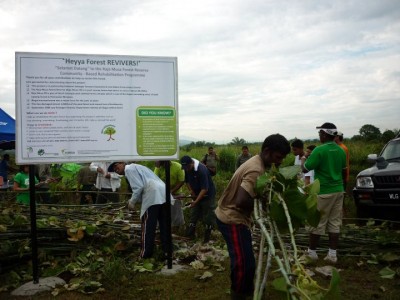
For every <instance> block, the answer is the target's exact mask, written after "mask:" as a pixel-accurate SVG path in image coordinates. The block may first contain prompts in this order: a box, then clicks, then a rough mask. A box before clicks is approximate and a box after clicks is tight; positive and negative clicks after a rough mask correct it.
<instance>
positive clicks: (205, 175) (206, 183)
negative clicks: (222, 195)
mask: <svg viewBox="0 0 400 300" xmlns="http://www.w3.org/2000/svg"><path fill="white" fill-rule="evenodd" d="M181 165H182V169H184V170H185V182H186V185H187V187H188V189H189V191H190V193H191V196H192V198H193V202H192V203H191V204H190V207H191V209H192V212H191V216H190V224H189V227H188V229H187V232H186V236H187V237H189V238H192V239H193V238H195V233H196V224H197V222H198V221H199V220H200V219H201V218H202V219H203V223H204V226H205V231H204V240H203V242H204V243H208V242H209V240H210V236H211V231H212V229H213V227H214V224H215V214H214V208H215V203H214V201H215V186H214V183H213V181H212V179H211V174H210V172H209V171H208V169H207V167H206V166H205V165H203V164H202V163H200V162H199V161H198V160H197V159H195V158H191V157H190V156H187V155H185V156H183V157H182V158H181Z"/></svg>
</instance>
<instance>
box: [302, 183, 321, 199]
mask: <svg viewBox="0 0 400 300" xmlns="http://www.w3.org/2000/svg"><path fill="white" fill-rule="evenodd" d="M304 190H305V191H306V193H307V194H309V195H318V194H319V191H320V183H319V180H318V179H315V180H314V182H313V183H311V184H310V185H308V186H306V187H305V188H304Z"/></svg>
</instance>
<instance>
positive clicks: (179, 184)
mask: <svg viewBox="0 0 400 300" xmlns="http://www.w3.org/2000/svg"><path fill="white" fill-rule="evenodd" d="M183 184H184V182H183V181H179V182H177V183H176V184H175V186H174V187H173V188H172V189H171V194H172V195H174V194H175V193H176V191H178V190H179V189H180V188H181V187H182V186H183Z"/></svg>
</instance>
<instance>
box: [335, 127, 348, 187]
mask: <svg viewBox="0 0 400 300" xmlns="http://www.w3.org/2000/svg"><path fill="white" fill-rule="evenodd" d="M335 142H336V144H338V145H339V146H340V147H342V149H343V150H344V152H345V153H346V177H345V180H344V191H345V192H346V188H347V184H348V182H349V178H350V153H349V149H348V148H347V146H346V145H345V144H343V132H341V131H338V132H337V135H336V137H335Z"/></svg>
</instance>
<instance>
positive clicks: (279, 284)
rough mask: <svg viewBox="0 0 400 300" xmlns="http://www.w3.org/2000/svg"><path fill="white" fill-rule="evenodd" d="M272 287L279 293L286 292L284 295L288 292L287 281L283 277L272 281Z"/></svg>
mask: <svg viewBox="0 0 400 300" xmlns="http://www.w3.org/2000/svg"><path fill="white" fill-rule="evenodd" d="M272 286H273V287H274V289H276V290H277V291H281V292H284V293H287V292H288V289H287V284H286V280H285V278H283V277H278V278H275V279H274V280H273V281H272Z"/></svg>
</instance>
